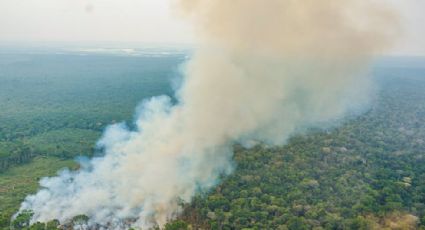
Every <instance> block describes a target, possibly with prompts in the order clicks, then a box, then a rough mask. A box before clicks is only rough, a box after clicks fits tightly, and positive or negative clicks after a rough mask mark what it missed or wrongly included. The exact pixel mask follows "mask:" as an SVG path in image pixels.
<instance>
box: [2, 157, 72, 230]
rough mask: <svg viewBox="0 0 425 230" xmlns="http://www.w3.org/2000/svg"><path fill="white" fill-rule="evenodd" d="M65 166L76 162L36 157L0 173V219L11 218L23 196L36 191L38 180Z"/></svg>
mask: <svg viewBox="0 0 425 230" xmlns="http://www.w3.org/2000/svg"><path fill="white" fill-rule="evenodd" d="M65 167H68V168H75V167H76V164H75V163H74V162H73V161H64V160H61V159H57V158H53V157H49V158H45V157H38V158H35V159H34V160H33V161H32V162H31V163H29V164H25V165H22V166H17V167H13V168H10V169H8V170H6V171H5V172H3V173H0V217H1V218H0V220H1V219H2V218H3V216H7V217H8V218H6V217H4V220H6V219H10V218H11V216H12V215H13V214H14V213H15V212H16V211H17V209H18V208H19V204H20V203H21V202H22V201H23V199H24V198H25V196H27V195H28V194H31V193H34V192H35V191H37V188H38V181H39V180H40V179H41V178H42V177H44V176H52V175H55V174H56V172H57V171H58V170H59V169H61V168H65ZM0 223H2V221H0ZM0 226H3V225H0ZM0 229H1V228H0Z"/></svg>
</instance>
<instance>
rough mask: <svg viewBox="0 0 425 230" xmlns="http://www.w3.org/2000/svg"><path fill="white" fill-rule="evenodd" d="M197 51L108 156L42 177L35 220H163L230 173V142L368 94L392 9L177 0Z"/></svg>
mask: <svg viewBox="0 0 425 230" xmlns="http://www.w3.org/2000/svg"><path fill="white" fill-rule="evenodd" d="M177 4H178V5H179V12H180V13H182V14H184V15H185V16H184V17H186V18H187V19H188V20H193V23H195V25H196V28H197V32H198V34H199V40H200V48H199V49H198V50H197V51H196V52H195V54H194V55H193V57H192V59H191V60H190V61H189V63H187V65H186V67H185V77H184V80H183V81H184V82H183V83H182V85H181V87H180V89H178V91H177V92H176V98H177V99H178V102H177V103H176V104H173V103H172V102H171V99H170V98H168V97H167V96H159V97H154V98H151V99H149V100H147V101H145V102H144V105H143V108H142V110H141V111H140V113H139V114H140V115H139V116H138V118H137V120H136V124H137V128H136V129H134V130H129V129H128V128H127V127H126V126H125V125H124V124H119V125H112V126H110V127H109V128H108V129H107V130H106V132H105V133H104V136H103V138H102V139H101V140H100V141H99V145H101V146H102V147H104V149H105V155H104V156H103V157H99V158H94V159H92V160H91V161H90V163H89V164H88V165H87V166H85V167H83V168H82V169H80V170H79V171H76V172H71V171H64V172H61V173H60V175H58V176H57V177H52V178H44V179H43V180H42V181H41V186H42V187H43V188H42V189H41V190H40V191H39V192H38V193H36V194H35V195H30V196H28V197H27V198H26V199H25V201H24V202H23V203H22V206H21V210H25V209H30V210H33V211H34V217H33V221H48V220H51V219H58V220H60V221H61V222H65V221H68V220H70V219H71V218H72V217H73V216H76V215H78V214H86V215H88V216H89V217H90V224H95V223H98V224H103V225H107V224H112V225H109V226H114V227H113V228H114V229H117V228H126V227H128V226H126V225H125V224H124V223H128V221H127V220H132V221H131V222H132V225H133V226H135V227H143V228H149V227H153V226H156V225H159V226H163V225H164V224H165V223H166V222H167V221H168V220H170V219H173V218H175V217H176V216H177V215H178V214H179V212H180V211H181V210H180V209H181V208H180V206H179V204H180V203H181V202H190V201H191V198H192V197H193V196H194V195H195V194H196V193H197V192H199V191H206V190H208V189H210V188H212V187H213V186H215V185H216V184H217V183H218V177H219V176H220V175H221V174H229V173H231V172H232V169H233V163H232V155H233V153H232V145H233V144H235V143H241V144H243V145H244V146H247V147H249V146H252V144H255V143H267V144H269V145H280V144H284V143H285V141H286V140H287V139H288V137H289V136H291V135H293V134H294V133H296V132H297V131H298V130H303V129H305V128H307V127H314V126H320V127H323V126H324V125H326V124H328V123H330V122H332V121H334V120H337V119H339V118H342V117H343V116H344V115H345V114H346V113H347V112H349V111H352V110H354V109H358V108H360V107H362V106H363V105H365V103H367V101H368V97H369V93H370V79H369V77H368V73H367V70H368V63H369V62H370V61H371V58H373V56H374V55H377V54H379V53H380V52H382V51H383V50H384V49H385V48H387V47H388V46H390V45H391V42H392V41H391V40H392V39H391V38H392V37H393V35H394V33H395V32H396V29H395V27H397V26H396V25H397V17H396V15H395V13H394V12H393V11H392V10H391V9H389V7H388V6H387V5H386V4H384V3H383V2H381V1H370V0H322V1H317V0H268V1H263V0H232V1H229V0H214V1H207V0H180V1H179V2H178V3H177Z"/></svg>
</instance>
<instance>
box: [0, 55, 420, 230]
mask: <svg viewBox="0 0 425 230" xmlns="http://www.w3.org/2000/svg"><path fill="white" fill-rule="evenodd" d="M185 57H186V54H182V53H171V54H167V55H152V54H149V55H140V56H125V55H112V54H109V55H105V54H102V55H100V54H86V53H84V54H82V53H72V52H71V53H70V52H65V53H56V54H55V53H37V52H34V53H22V52H12V51H10V50H9V51H7V52H0V107H1V109H0V228H3V229H9V227H10V226H14V228H15V229H23V228H30V229H56V228H57V227H58V223H57V222H55V221H52V222H49V223H36V224H34V225H32V226H31V227H29V223H28V219H29V217H30V216H31V213H25V212H24V213H23V214H22V215H20V216H18V218H16V219H15V221H13V222H12V223H11V222H10V217H11V216H12V214H13V213H15V212H16V210H17V209H18V208H19V203H20V202H21V201H22V199H23V198H24V197H25V195H27V194H28V193H32V192H34V191H35V190H36V189H37V181H38V180H39V179H40V178H41V177H44V176H47V175H52V174H54V173H55V171H57V170H58V169H61V168H63V167H71V168H74V169H75V168H77V167H78V165H76V163H73V161H72V160H73V159H75V158H76V157H82V156H84V157H91V156H93V154H102V153H101V150H99V149H96V147H95V146H96V140H97V139H98V138H99V137H100V136H101V133H102V130H103V129H104V128H105V127H106V126H107V125H109V124H113V123H117V122H121V121H127V122H128V123H130V125H131V119H132V116H133V112H134V108H135V107H136V106H137V104H138V103H139V102H140V101H141V100H142V99H143V98H147V97H150V96H154V95H160V94H171V92H172V86H173V84H177V83H176V82H178V76H179V65H181V64H182V63H183V62H184V60H185ZM373 73H374V75H375V80H376V88H377V93H376V97H375V98H374V99H373V102H372V104H371V106H370V107H369V108H368V109H367V110H366V111H365V112H364V114H362V115H360V116H358V117H351V118H349V119H347V120H346V121H344V122H342V123H341V124H340V125H339V126H337V127H335V128H333V129H329V130H310V131H308V132H307V133H303V134H300V135H297V136H294V137H292V138H291V139H290V140H289V142H288V144H287V145H285V146H283V147H274V148H269V147H268V146H262V145H259V146H257V147H255V148H253V149H249V150H248V149H245V148H243V147H241V146H235V147H234V149H235V156H234V161H235V173H234V174H233V175H231V176H229V177H225V178H222V182H221V184H220V185H219V186H218V187H217V188H216V189H214V190H213V191H210V192H208V193H206V194H199V196H197V197H196V198H195V199H194V201H193V202H192V203H191V204H187V205H184V207H183V208H184V212H183V215H182V216H181V218H180V219H179V220H177V221H174V222H171V223H169V224H168V225H167V226H166V229H188V228H194V229H197V228H203V229H209V228H211V229H294V230H297V229H385V228H387V229H416V228H425V205H424V203H425V60H424V59H422V58H407V57H405V58H385V59H383V60H379V61H378V62H377V63H376V64H375V67H374V71H373ZM85 222H87V219H86V217H85V216H84V215H81V216H76V217H75V218H74V219H73V220H72V221H71V223H66V224H65V225H63V226H62V228H71V227H72V225H74V226H84V223H85Z"/></svg>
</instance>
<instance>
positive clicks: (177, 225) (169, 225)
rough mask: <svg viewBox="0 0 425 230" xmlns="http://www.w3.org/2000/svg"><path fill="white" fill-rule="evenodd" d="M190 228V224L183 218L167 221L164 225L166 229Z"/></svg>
mask: <svg viewBox="0 0 425 230" xmlns="http://www.w3.org/2000/svg"><path fill="white" fill-rule="evenodd" d="M188 229H189V224H188V223H186V222H184V221H182V220H176V221H172V222H170V223H167V224H166V225H165V227H164V230H188Z"/></svg>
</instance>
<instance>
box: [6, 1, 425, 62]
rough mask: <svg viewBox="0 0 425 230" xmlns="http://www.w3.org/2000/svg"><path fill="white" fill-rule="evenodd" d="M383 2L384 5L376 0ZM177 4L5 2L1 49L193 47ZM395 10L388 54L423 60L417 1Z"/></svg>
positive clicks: (399, 4)
mask: <svg viewBox="0 0 425 230" xmlns="http://www.w3.org/2000/svg"><path fill="white" fill-rule="evenodd" d="M378 1H384V2H385V0H378ZM174 3H175V0H140V1H134V0H122V1H119V2H118V1H109V0H108V1H101V0H77V1H67V0H45V1H44V2H43V4H40V3H39V2H38V1H36V0H23V1H15V0H3V1H1V2H0V44H18V45H28V44H29V45H37V46H39V45H47V46H51V45H56V44H66V45H74V44H81V45H90V44H96V45H105V44H106V45H114V46H126V45H132V46H135V45H138V46H140V45H155V46H158V45H160V46H163V45H166V46H169V45H171V46H180V45H183V46H195V45H196V42H195V39H194V37H195V36H194V29H193V27H192V25H191V24H190V23H189V22H188V20H187V21H186V20H184V19H183V18H182V17H180V16H179V12H178V10H176V9H175V7H174ZM386 4H388V5H389V6H391V5H393V7H394V8H396V9H397V10H398V13H399V21H400V24H401V31H400V37H399V38H398V39H397V42H396V44H395V45H394V48H393V49H392V50H390V51H389V52H388V54H390V55H408V56H412V55H413V56H424V55H425V44H424V43H425V42H424V41H425V30H424V29H422V27H423V24H424V23H425V17H424V16H423V15H422V13H421V9H424V7H425V2H424V1H421V0H406V1H402V2H401V1H397V0H387V1H386Z"/></svg>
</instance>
